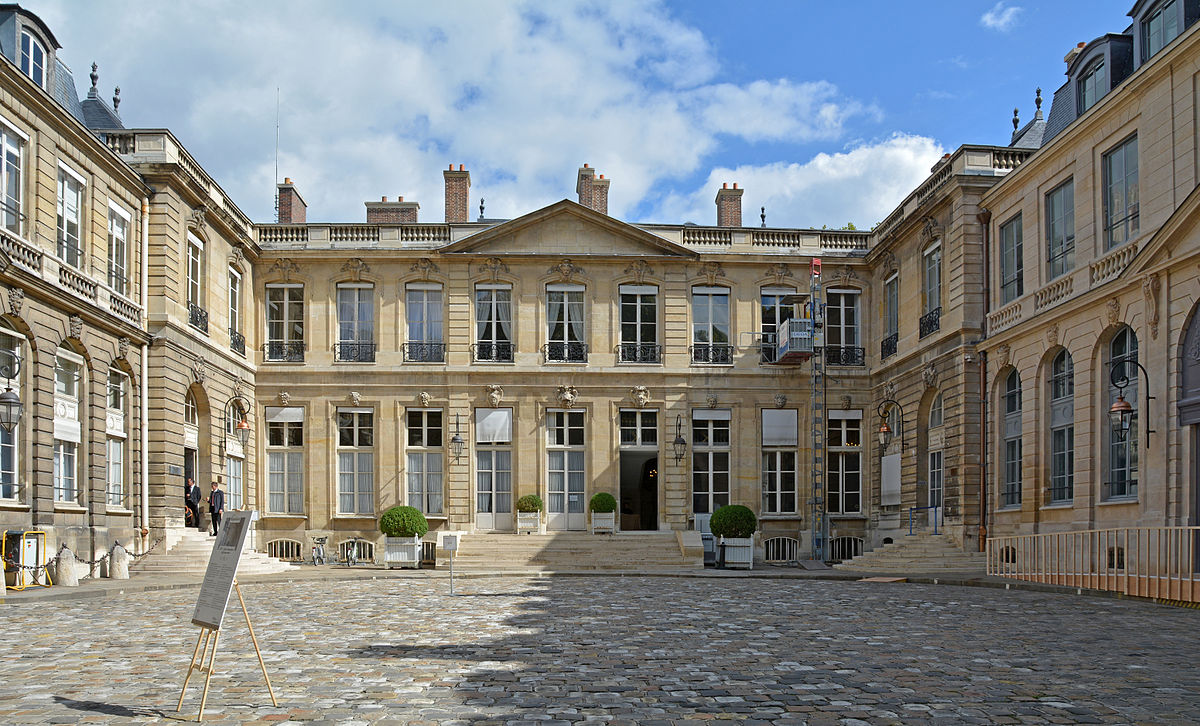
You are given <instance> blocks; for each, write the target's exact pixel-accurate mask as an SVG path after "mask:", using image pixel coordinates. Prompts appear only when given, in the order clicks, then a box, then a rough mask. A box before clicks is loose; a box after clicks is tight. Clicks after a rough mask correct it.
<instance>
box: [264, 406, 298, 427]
mask: <svg viewBox="0 0 1200 726" xmlns="http://www.w3.org/2000/svg"><path fill="white" fill-rule="evenodd" d="M266 413H267V423H293V422H297V421H304V408H303V407H302V406H287V407H282V406H267V412H266Z"/></svg>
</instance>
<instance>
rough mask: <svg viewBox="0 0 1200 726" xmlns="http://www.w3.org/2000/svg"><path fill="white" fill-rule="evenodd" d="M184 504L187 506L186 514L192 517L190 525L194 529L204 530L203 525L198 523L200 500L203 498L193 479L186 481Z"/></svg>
mask: <svg viewBox="0 0 1200 726" xmlns="http://www.w3.org/2000/svg"><path fill="white" fill-rule="evenodd" d="M184 496H185V498H186V499H185V502H186V504H187V508H188V513H189V514H191V515H192V521H191V525H192V526H193V527H195V528H196V529H204V525H203V524H201V523H200V500H201V499H202V498H203V497H204V494H203V493H201V491H200V487H198V486H197V485H196V480H195V479H190V478H189V479H188V480H187V491H185V492H184Z"/></svg>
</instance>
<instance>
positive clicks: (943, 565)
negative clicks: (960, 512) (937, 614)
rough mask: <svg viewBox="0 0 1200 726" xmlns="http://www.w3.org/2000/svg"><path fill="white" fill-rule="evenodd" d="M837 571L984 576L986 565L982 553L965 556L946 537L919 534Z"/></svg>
mask: <svg viewBox="0 0 1200 726" xmlns="http://www.w3.org/2000/svg"><path fill="white" fill-rule="evenodd" d="M834 568H835V569H838V570H849V571H851V572H868V573H872V574H889V575H908V574H914V575H915V574H927V573H938V572H964V573H965V572H970V573H976V574H983V573H984V571H985V570H986V569H987V562H986V560H985V558H984V554H983V553H982V552H963V551H962V550H961V549H959V547H958V545H956V544H955V543H954V542H953V541H952V540H951V539H950V538H949V537H948V536H946V535H944V534H931V533H929V532H920V533H917V534H914V535H913V536H911V537H897V538H896V541H895V542H893V543H892V544H887V545H884V546H882V547H878V548H876V549H874V550H871V551H870V552H864V553H863V554H861V555H859V556H858V557H855V558H854V559H852V560H846V561H845V562H839V563H838V564H836V565H834Z"/></svg>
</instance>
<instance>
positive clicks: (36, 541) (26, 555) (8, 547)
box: [0, 529, 53, 590]
mask: <svg viewBox="0 0 1200 726" xmlns="http://www.w3.org/2000/svg"><path fill="white" fill-rule="evenodd" d="M0 555H2V559H3V561H4V586H5V587H7V588H8V589H9V590H24V589H25V588H27V587H33V586H34V585H37V586H40V587H50V585H52V584H53V583H52V582H51V581H50V573H49V571H47V570H46V562H47V561H48V560H49V557H48V554H47V552H46V533H45V532H39V531H37V530H32V529H10V530H7V531H5V533H4V539H3V541H2V542H0Z"/></svg>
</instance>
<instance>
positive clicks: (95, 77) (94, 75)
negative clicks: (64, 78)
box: [88, 61, 100, 98]
mask: <svg viewBox="0 0 1200 726" xmlns="http://www.w3.org/2000/svg"><path fill="white" fill-rule="evenodd" d="M99 71H100V66H99V65H98V64H97V63H96V61H92V72H91V73H89V74H88V78H91V79H92V90H90V91H88V96H89V97H91V98H95V97H96V96H98V95H99V93H100V92H99V91H97V90H96V85H97V84H98V83H100V72H99Z"/></svg>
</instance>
